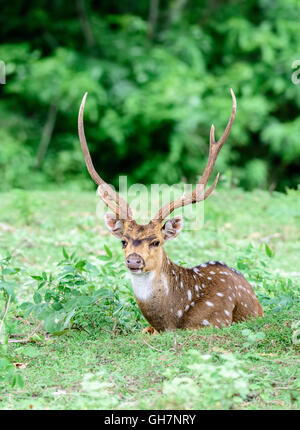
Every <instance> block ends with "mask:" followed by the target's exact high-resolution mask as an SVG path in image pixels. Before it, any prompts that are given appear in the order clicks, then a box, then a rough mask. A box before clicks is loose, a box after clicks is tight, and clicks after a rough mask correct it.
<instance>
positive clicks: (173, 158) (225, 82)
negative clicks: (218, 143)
mask: <svg viewBox="0 0 300 430" xmlns="http://www.w3.org/2000/svg"><path fill="white" fill-rule="evenodd" d="M299 18H300V3H299V2H298V1H297V0H277V1H273V0H251V1H247V2H241V1H236V0H231V1H225V0H217V1H214V2H211V1H205V0H197V1H193V2H192V1H189V0H176V1H170V0H163V1H161V2H159V1H157V0H152V1H146V0H142V1H139V2H137V1H129V0H127V1H123V2H118V1H115V0H114V1H103V2H101V3H99V2H95V1H92V0H85V1H84V0H77V1H76V2H69V3H68V2H65V1H62V0H56V1H55V2H46V1H44V0H39V1H31V2H25V1H24V0H16V1H14V2H13V3H11V2H5V3H4V2H2V6H1V16H0V34H1V39H2V45H1V46H0V60H1V61H3V62H4V63H5V66H6V84H5V85H0V92H1V100H0V139H1V146H0V168H1V172H2V174H3V177H2V180H1V183H0V187H1V188H2V189H9V188H10V187H20V188H31V187H41V186H45V185H46V184H49V183H53V184H58V183H63V184H66V182H68V181H69V180H74V179H77V182H78V185H79V186H80V187H83V188H84V187H91V186H92V185H91V182H90V181H89V180H88V178H87V173H86V171H85V167H84V163H83V157H82V154H81V151H80V147H79V143H78V138H77V125H76V123H77V113H78V107H79V104H80V101H81V98H82V96H83V94H84V92H85V91H88V92H89V96H88V99H87V105H86V111H85V124H86V134H87V138H88V142H89V144H90V148H91V151H92V154H93V158H94V160H95V165H96V166H97V168H98V169H99V170H101V172H102V173H103V176H104V178H105V179H106V180H108V181H110V182H113V181H115V183H116V180H117V177H118V175H119V174H128V175H129V176H130V180H131V181H133V182H136V181H142V182H145V183H150V182H152V183H153V182H159V183H162V182H166V183H174V182H178V181H180V180H181V179H182V178H186V179H187V180H188V181H193V180H195V178H196V177H197V175H199V173H200V172H201V169H203V166H204V162H205V159H206V155H207V151H208V136H209V129H210V124H211V123H212V122H213V123H214V124H215V126H216V134H217V137H218V136H220V133H221V132H222V131H223V129H224V127H225V125H226V122H227V119H228V117H229V113H230V109H231V97H230V91H229V90H230V88H231V87H232V88H233V89H234V91H235V93H236V96H237V100H238V114H237V117H236V122H235V124H234V127H233V130H232V133H231V136H230V141H229V142H228V144H227V145H226V146H225V147H224V149H223V150H222V153H221V156H220V159H219V160H218V165H217V167H218V169H219V170H220V171H221V172H223V173H224V174H225V175H226V177H227V180H228V181H230V182H231V183H232V184H236V183H239V184H240V185H241V186H244V187H246V188H253V187H262V188H271V189H274V188H277V189H281V190H283V189H284V188H285V187H286V186H290V187H295V186H297V184H298V183H299V182H300V174H299V171H300V169H299V168H300V161H299V160H300V157H299V155H300V142H299V138H298V136H299V134H300V118H299V116H298V112H299V107H300V85H296V84H293V82H292V79H291V77H292V74H293V72H295V70H293V68H292V63H293V62H294V61H296V60H299V59H300V51H299V47H300V32H299ZM16 166H17V167H18V168H17V169H16Z"/></svg>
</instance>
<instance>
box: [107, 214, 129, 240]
mask: <svg viewBox="0 0 300 430" xmlns="http://www.w3.org/2000/svg"><path fill="white" fill-rule="evenodd" d="M104 221H105V224H106V226H107V228H108V230H110V232H111V233H112V234H113V235H114V236H116V237H118V238H119V239H120V238H121V237H122V236H123V233H124V224H123V222H122V221H120V220H119V219H117V218H116V216H115V215H114V214H111V213H106V214H105V215H104Z"/></svg>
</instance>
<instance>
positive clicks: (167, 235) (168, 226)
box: [162, 216, 183, 240]
mask: <svg viewBox="0 0 300 430" xmlns="http://www.w3.org/2000/svg"><path fill="white" fill-rule="evenodd" d="M182 226H183V218H182V217H181V216H176V217H174V218H171V219H169V220H168V221H166V222H165V224H164V226H163V228H162V232H163V235H164V239H165V240H172V239H175V237H177V236H178V235H179V233H180V232H181V229H182Z"/></svg>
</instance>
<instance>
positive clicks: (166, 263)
mask: <svg viewBox="0 0 300 430" xmlns="http://www.w3.org/2000/svg"><path fill="white" fill-rule="evenodd" d="M173 265H174V266H175V264H174V263H172V262H171V261H170V260H169V258H168V256H167V254H166V253H165V251H164V250H163V249H162V255H161V258H160V261H159V264H158V265H157V266H156V268H155V270H152V271H149V272H143V273H137V274H135V273H132V274H131V281H132V286H133V291H134V294H135V296H136V298H137V299H138V300H139V301H143V302H145V301H147V300H149V299H151V297H152V296H153V295H155V293H158V292H159V293H160V294H161V295H162V296H164V295H168V294H169V292H170V281H171V270H170V268H171V266H173Z"/></svg>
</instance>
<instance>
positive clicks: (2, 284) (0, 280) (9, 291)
mask: <svg viewBox="0 0 300 430" xmlns="http://www.w3.org/2000/svg"><path fill="white" fill-rule="evenodd" d="M10 263H11V257H10V256H8V257H6V258H4V259H3V260H1V261H0V294H1V293H2V301H3V302H4V307H3V311H2V312H0V382H8V383H10V385H11V386H12V387H14V386H16V385H17V386H19V387H21V388H22V387H23V386H24V380H23V377H22V375H21V374H20V373H19V372H17V371H16V369H15V367H14V365H13V363H12V362H11V360H10V358H9V354H8V333H7V323H6V318H7V315H8V311H9V306H10V304H11V302H12V301H14V300H15V292H14V287H15V283H14V282H12V281H7V280H6V275H13V274H16V273H18V272H19V269H18V268H14V267H11V266H10ZM0 303H1V299H0Z"/></svg>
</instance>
